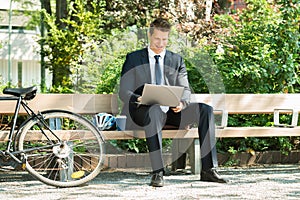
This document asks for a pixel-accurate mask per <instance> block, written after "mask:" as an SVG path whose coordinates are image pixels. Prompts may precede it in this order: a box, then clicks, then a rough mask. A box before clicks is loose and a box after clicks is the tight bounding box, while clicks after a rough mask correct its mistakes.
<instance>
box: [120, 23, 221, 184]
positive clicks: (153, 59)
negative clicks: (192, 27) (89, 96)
mask: <svg viewBox="0 0 300 200" xmlns="http://www.w3.org/2000/svg"><path fill="white" fill-rule="evenodd" d="M170 29H171V25H170V23H169V22H168V21H167V20H165V19H162V18H159V19H156V20H154V21H153V22H152V23H151V25H150V28H149V32H148V37H149V41H150V42H149V46H148V47H147V48H144V49H141V50H138V51H135V52H132V53H130V54H128V55H127V57H126V61H125V62H124V65H123V68H122V73H121V81H120V92H119V95H120V98H121V100H122V101H123V103H124V105H123V109H122V113H123V114H125V115H127V124H126V128H129V129H144V130H145V133H146V141H147V146H148V150H149V156H150V161H151V166H152V170H153V176H152V178H151V183H150V185H151V186H154V187H161V186H163V185H164V182H163V172H164V164H163V159H162V132H161V130H162V128H163V126H164V125H165V124H169V125H173V126H177V127H179V128H184V127H185V126H187V125H189V124H192V123H196V124H197V125H198V133H199V139H200V144H201V161H202V171H201V179H200V180H201V181H211V182H220V183H225V182H226V181H225V180H224V179H222V178H221V177H220V176H219V175H218V173H217V172H216V170H215V169H214V168H215V167H217V154H216V148H215V124H214V115H213V109H212V107H210V106H209V105H206V104H204V103H189V98H190V94H191V90H190V88H189V83H188V77H187V71H186V67H185V64H184V61H183V59H182V57H181V56H180V55H178V54H175V53H173V52H171V51H168V50H166V46H167V44H168V39H169V34H170ZM155 67H158V68H157V69H158V70H156V68H155ZM146 83H148V84H164V85H173V86H181V87H184V93H183V96H182V98H181V102H180V104H179V105H178V106H177V107H172V108H169V107H165V106H160V105H141V104H139V103H138V102H139V101H141V94H142V91H143V87H144V84H146ZM158 95H162V94H158Z"/></svg>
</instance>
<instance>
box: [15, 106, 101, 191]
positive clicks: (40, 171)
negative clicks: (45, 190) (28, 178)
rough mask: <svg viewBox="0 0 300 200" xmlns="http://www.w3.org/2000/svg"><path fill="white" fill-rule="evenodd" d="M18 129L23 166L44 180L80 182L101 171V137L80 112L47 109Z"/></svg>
mask: <svg viewBox="0 0 300 200" xmlns="http://www.w3.org/2000/svg"><path fill="white" fill-rule="evenodd" d="M48 127H49V128H50V129H51V131H50V130H49V128H48ZM21 130H22V131H21V133H20V135H19V140H18V148H19V151H23V152H24V153H23V155H24V156H25V157H26V169H27V171H28V172H29V173H30V174H32V175H33V176H34V177H36V178H37V179H38V180H40V181H42V182H43V183H46V184H48V185H52V186H56V187H73V186H80V185H82V184H84V183H86V182H88V181H90V180H92V179H93V178H95V177H96V176H97V175H98V174H99V173H100V170H101V165H102V161H103V156H104V152H103V145H104V144H103V143H104V140H103V139H102V137H101V135H100V132H99V131H98V129H97V128H96V127H95V126H94V125H93V124H92V123H91V122H90V121H88V120H87V119H85V118H83V117H82V116H80V115H77V114H74V113H72V112H68V111H60V110H59V111H55V110H50V111H46V112H43V113H42V114H41V115H38V117H33V118H32V119H31V120H29V121H28V122H27V123H26V124H25V125H24V126H23V127H22V129H21ZM51 132H53V133H54V134H55V135H53V134H52V133H51Z"/></svg>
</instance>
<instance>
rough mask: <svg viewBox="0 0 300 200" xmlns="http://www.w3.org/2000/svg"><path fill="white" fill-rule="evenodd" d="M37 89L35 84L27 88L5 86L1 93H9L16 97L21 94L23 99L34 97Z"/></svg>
mask: <svg viewBox="0 0 300 200" xmlns="http://www.w3.org/2000/svg"><path fill="white" fill-rule="evenodd" d="M36 91H37V87H36V86H31V87H28V88H5V89H4V90H3V94H10V95H14V96H16V97H20V96H22V97H23V99H24V100H31V99H33V98H34V97H35V95H36Z"/></svg>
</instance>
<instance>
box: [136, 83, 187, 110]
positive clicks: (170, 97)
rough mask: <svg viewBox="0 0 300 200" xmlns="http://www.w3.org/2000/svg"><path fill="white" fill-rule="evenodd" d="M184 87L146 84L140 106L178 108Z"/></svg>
mask: <svg viewBox="0 0 300 200" xmlns="http://www.w3.org/2000/svg"><path fill="white" fill-rule="evenodd" d="M183 90H184V87H179V86H168V85H154V84H145V86H144V90H143V93H142V100H141V102H140V104H145V105H152V104H160V105H162V106H170V107H176V106H178V105H179V102H180V100H181V97H182V94H183Z"/></svg>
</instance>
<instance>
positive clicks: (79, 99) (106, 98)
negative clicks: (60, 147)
mask: <svg viewBox="0 0 300 200" xmlns="http://www.w3.org/2000/svg"><path fill="white" fill-rule="evenodd" d="M0 96H4V95H0ZM15 105H16V101H0V113H1V114H13V112H14V110H15ZM28 105H29V107H30V108H31V109H33V110H34V111H43V110H49V109H51V110H52V109H61V110H68V111H71V112H75V113H79V114H96V113H100V112H107V113H112V114H117V113H119V109H118V96H117V95H116V94H37V96H36V97H35V98H34V99H33V100H31V101H28ZM20 114H25V111H24V109H23V108H21V109H20Z"/></svg>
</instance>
